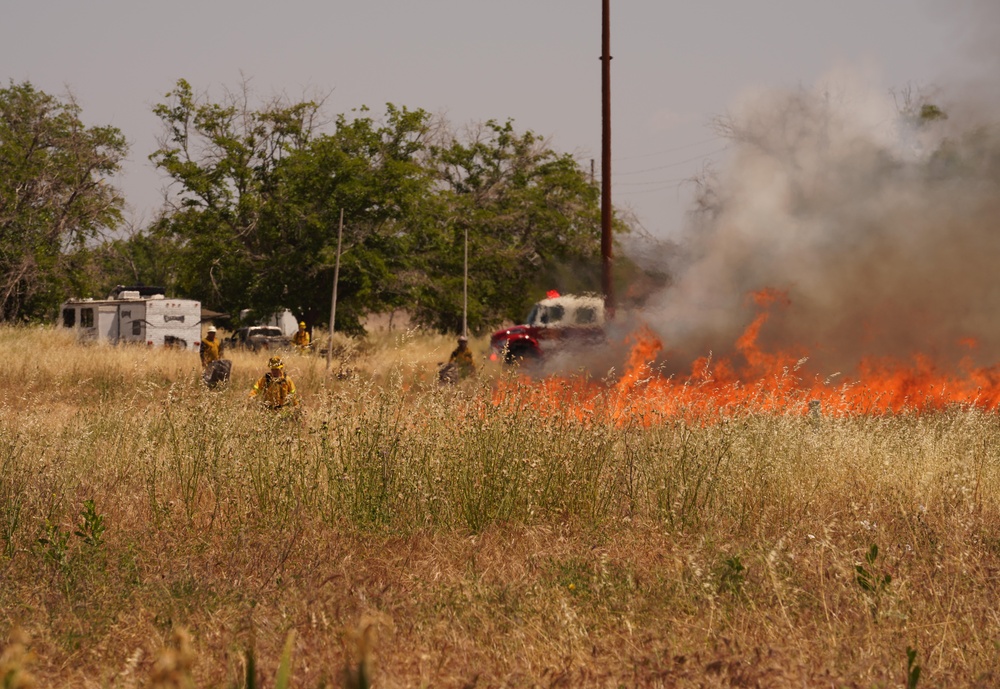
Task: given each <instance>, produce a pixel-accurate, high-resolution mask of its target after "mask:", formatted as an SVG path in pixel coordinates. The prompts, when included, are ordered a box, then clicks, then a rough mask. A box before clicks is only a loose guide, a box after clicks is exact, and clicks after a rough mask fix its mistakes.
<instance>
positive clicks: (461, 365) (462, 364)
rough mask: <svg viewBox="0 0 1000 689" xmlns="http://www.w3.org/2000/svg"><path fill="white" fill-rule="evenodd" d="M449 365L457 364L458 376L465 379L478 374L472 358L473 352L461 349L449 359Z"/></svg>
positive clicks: (454, 352) (466, 348)
mask: <svg viewBox="0 0 1000 689" xmlns="http://www.w3.org/2000/svg"><path fill="white" fill-rule="evenodd" d="M448 363H449V364H455V368H457V369H458V374H459V375H460V376H462V377H463V378H464V377H466V376H468V375H471V374H473V373H475V372H476V362H475V360H474V359H473V358H472V350H471V349H469V348H468V347H465V348H462V347H459V348H457V349H456V350H455V351H453V352H452V353H451V356H450V357H448Z"/></svg>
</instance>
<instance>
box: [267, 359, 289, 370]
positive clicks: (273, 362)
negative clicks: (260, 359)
mask: <svg viewBox="0 0 1000 689" xmlns="http://www.w3.org/2000/svg"><path fill="white" fill-rule="evenodd" d="M267 367H268V368H284V367H285V362H284V361H282V360H281V357H280V356H272V357H271V358H270V359H268V360H267Z"/></svg>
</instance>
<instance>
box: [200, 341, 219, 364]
mask: <svg viewBox="0 0 1000 689" xmlns="http://www.w3.org/2000/svg"><path fill="white" fill-rule="evenodd" d="M200 351H201V365H202V366H208V365H209V364H210V363H212V362H213V361H218V360H219V341H218V340H202V341H201V350H200Z"/></svg>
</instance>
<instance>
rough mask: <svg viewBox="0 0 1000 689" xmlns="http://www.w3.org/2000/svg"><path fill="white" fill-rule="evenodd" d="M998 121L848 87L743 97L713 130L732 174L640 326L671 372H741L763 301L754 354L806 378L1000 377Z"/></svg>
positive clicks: (711, 183) (850, 82)
mask: <svg viewBox="0 0 1000 689" xmlns="http://www.w3.org/2000/svg"><path fill="white" fill-rule="evenodd" d="M995 114H996V113H994V112H991V110H990V109H989V108H987V107H985V106H984V104H983V101H982V100H978V101H977V102H975V103H973V101H972V100H971V99H970V100H963V99H962V98H960V97H957V96H949V95H947V94H945V93H944V92H937V93H931V94H923V93H917V92H914V91H911V90H904V91H903V92H897V93H895V94H893V93H890V92H888V91H887V90H884V89H872V88H870V87H868V86H866V85H865V84H864V83H863V80H861V79H860V78H858V77H854V76H850V75H848V74H846V73H836V74H833V75H831V76H830V77H829V78H828V79H826V80H824V82H823V83H821V84H819V85H817V86H816V87H815V88H813V89H797V90H785V91H771V92H762V93H757V94H754V95H752V96H749V97H747V98H746V99H745V100H744V101H743V102H742V103H741V104H740V105H739V107H737V108H735V109H734V110H733V112H732V113H731V114H730V115H728V116H726V117H725V118H724V119H721V120H720V121H719V123H718V125H719V127H720V129H721V131H722V132H723V133H724V134H725V135H726V136H727V137H728V138H729V139H730V141H731V146H730V156H729V158H728V162H727V163H726V165H725V167H724V168H722V169H720V170H718V171H717V172H716V173H715V174H714V175H713V176H712V177H711V178H707V179H705V180H702V184H703V186H702V193H701V195H700V197H699V199H700V205H699V208H698V210H697V211H696V212H695V213H694V214H693V215H692V222H691V224H690V228H689V232H688V234H687V236H686V237H685V238H684V241H683V242H682V244H681V246H682V249H681V251H680V252H679V254H678V257H677V260H676V261H675V265H673V266H672V273H673V275H674V282H673V284H672V286H671V287H670V288H669V289H667V290H665V291H664V292H663V293H662V294H661V295H659V296H658V297H657V298H656V299H655V300H654V301H653V302H652V303H651V304H650V306H649V310H648V311H647V313H646V319H647V321H648V322H649V323H650V325H651V327H652V328H653V329H654V330H655V331H656V332H657V334H658V335H659V336H660V338H661V339H662V341H663V343H664V346H665V350H666V353H665V356H666V358H667V362H666V365H667V366H668V368H671V369H675V370H677V371H683V370H685V367H688V366H689V365H690V362H691V361H692V360H693V359H694V358H695V357H699V356H703V355H706V354H708V353H709V352H712V353H714V354H715V355H716V356H733V359H734V361H738V360H739V355H738V354H736V353H735V352H734V345H735V343H736V341H737V339H738V338H739V336H740V334H741V333H742V332H743V330H744V329H745V328H746V327H747V325H748V324H749V323H750V322H751V321H752V319H753V318H754V316H755V315H756V314H757V313H758V312H759V308H760V307H759V306H757V305H755V303H754V302H753V300H752V299H751V298H750V295H751V294H753V293H755V292H759V291H761V290H774V291H777V293H780V294H782V295H784V296H785V297H787V301H786V300H785V299H783V298H782V299H778V300H777V302H776V303H773V304H772V305H771V307H770V316H769V319H768V321H767V322H766V323H765V324H764V326H763V328H762V329H761V332H760V338H759V340H758V343H759V346H760V348H761V349H763V350H765V351H772V352H777V351H781V352H791V353H794V354H795V355H801V356H808V357H809V360H810V361H809V370H811V371H813V372H815V373H816V374H820V375H826V374H830V373H834V372H843V373H844V374H850V373H851V372H856V371H857V369H858V366H859V364H860V363H861V362H862V361H863V360H865V359H866V358H869V359H870V358H872V357H877V358H882V359H884V358H892V359H894V360H896V361H897V362H898V363H900V364H902V365H905V364H906V363H907V362H910V361H912V360H913V357H915V356H918V355H923V356H927V357H929V358H930V359H931V360H932V361H934V362H935V364H936V365H937V366H940V367H941V369H942V371H944V370H951V369H955V368H956V367H958V366H960V362H962V360H963V358H964V359H965V360H966V364H968V363H969V362H972V363H974V365H976V366H986V365H992V364H995V363H1000V129H998V127H997V125H996V124H994V122H995V118H994V115H995ZM970 357H971V358H970Z"/></svg>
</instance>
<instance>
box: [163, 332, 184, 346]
mask: <svg viewBox="0 0 1000 689" xmlns="http://www.w3.org/2000/svg"><path fill="white" fill-rule="evenodd" d="M163 346H164V347H176V348H177V349H187V346H188V343H187V340H185V339H183V338H180V337H176V336H174V335H166V336H164V338H163Z"/></svg>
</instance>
